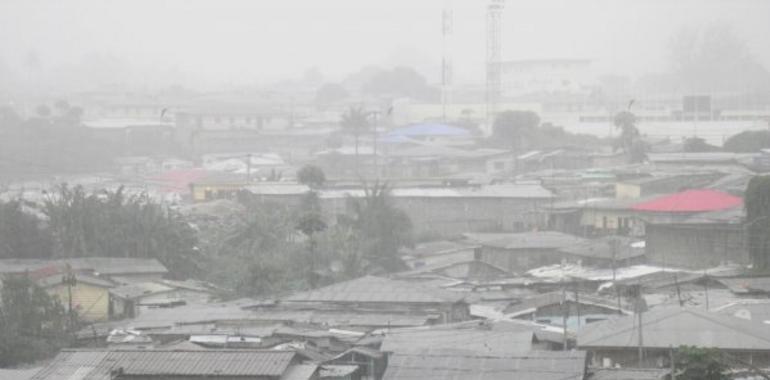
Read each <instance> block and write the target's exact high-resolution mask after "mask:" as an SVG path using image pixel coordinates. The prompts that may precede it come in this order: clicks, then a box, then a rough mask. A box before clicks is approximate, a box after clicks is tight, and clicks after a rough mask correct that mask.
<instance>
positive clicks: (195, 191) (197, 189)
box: [191, 183, 248, 202]
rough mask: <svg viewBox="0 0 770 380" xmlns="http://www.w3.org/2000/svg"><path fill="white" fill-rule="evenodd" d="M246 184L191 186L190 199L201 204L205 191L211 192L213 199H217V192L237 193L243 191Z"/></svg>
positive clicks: (204, 198) (204, 197)
mask: <svg viewBox="0 0 770 380" xmlns="http://www.w3.org/2000/svg"><path fill="white" fill-rule="evenodd" d="M246 186H248V184H246V183H242V184H227V185H204V184H200V185H198V184H193V185H192V186H191V187H192V198H193V201H195V202H203V201H206V191H211V192H212V193H214V197H217V194H216V193H217V192H220V191H221V192H227V191H239V190H242V189H244V188H245V187H246Z"/></svg>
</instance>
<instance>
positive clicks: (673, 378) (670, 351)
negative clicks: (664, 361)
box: [668, 346, 676, 380]
mask: <svg viewBox="0 0 770 380" xmlns="http://www.w3.org/2000/svg"><path fill="white" fill-rule="evenodd" d="M668 357H669V359H668V360H669V361H671V380H676V359H675V358H674V347H671V346H668Z"/></svg>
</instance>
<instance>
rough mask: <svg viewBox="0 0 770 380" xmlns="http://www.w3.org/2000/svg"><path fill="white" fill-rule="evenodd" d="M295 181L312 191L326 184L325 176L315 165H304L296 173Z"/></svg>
mask: <svg viewBox="0 0 770 380" xmlns="http://www.w3.org/2000/svg"><path fill="white" fill-rule="evenodd" d="M297 181H298V182H299V183H301V184H303V185H307V186H309V187H311V188H313V189H317V188H320V187H322V186H323V185H324V183H325V182H326V174H324V171H323V169H321V168H319V167H318V166H316V165H305V166H303V167H301V168H300V169H299V171H297Z"/></svg>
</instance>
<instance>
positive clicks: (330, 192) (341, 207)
mask: <svg viewBox="0 0 770 380" xmlns="http://www.w3.org/2000/svg"><path fill="white" fill-rule="evenodd" d="M196 189H197V190H196V193H195V194H196V196H195V199H201V200H202V199H205V194H204V193H203V192H202V191H204V190H205V188H204V187H201V188H200V189H198V188H197V187H196ZM245 189H246V190H248V191H250V192H252V193H254V194H257V195H258V196H259V199H260V200H262V201H266V202H268V201H273V200H275V201H278V202H280V203H283V204H297V203H298V202H299V200H300V198H301V197H302V196H304V194H305V193H307V191H308V190H309V188H307V187H306V186H304V185H296V186H286V185H276V184H274V183H270V184H267V188H266V189H265V188H262V185H260V184H255V185H253V186H248V187H247V188H245ZM211 190H212V191H214V188H211ZM213 194H214V193H212V196H213ZM365 195H366V192H365V191H364V190H363V189H361V188H360V187H356V188H347V189H342V188H337V189H334V188H329V189H324V190H320V191H319V192H318V196H319V199H320V201H321V208H322V211H323V213H324V216H325V217H327V218H333V217H336V216H338V215H347V214H350V213H352V212H353V209H352V207H351V198H353V199H356V198H363V197H364V196H365ZM390 195H391V198H392V200H393V204H394V206H395V207H397V208H399V209H401V210H403V211H404V212H406V214H407V215H409V218H410V219H411V221H412V225H413V226H414V229H415V232H416V233H418V234H419V233H426V234H433V235H438V236H441V237H456V236H459V235H460V234H462V233H463V232H474V231H511V232H513V231H525V230H531V229H533V228H537V227H539V226H542V225H543V224H545V213H544V212H543V211H542V207H543V206H544V205H546V204H548V203H549V202H550V201H551V200H552V199H553V197H554V195H553V194H552V193H551V192H550V191H549V190H547V189H545V188H544V187H542V186H540V185H537V184H501V185H488V186H441V187H437V186H433V187H396V188H393V189H391V190H390Z"/></svg>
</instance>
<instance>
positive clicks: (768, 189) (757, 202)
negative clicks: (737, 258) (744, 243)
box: [745, 176, 770, 271]
mask: <svg viewBox="0 0 770 380" xmlns="http://www.w3.org/2000/svg"><path fill="white" fill-rule="evenodd" d="M745 207H746V225H747V227H748V232H749V237H748V244H749V254H750V255H751V258H752V261H753V263H754V269H757V270H762V271H766V270H767V269H769V268H770V176H756V177H754V178H752V179H751V180H750V181H749V184H748V186H747V187H746V194H745Z"/></svg>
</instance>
